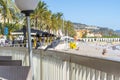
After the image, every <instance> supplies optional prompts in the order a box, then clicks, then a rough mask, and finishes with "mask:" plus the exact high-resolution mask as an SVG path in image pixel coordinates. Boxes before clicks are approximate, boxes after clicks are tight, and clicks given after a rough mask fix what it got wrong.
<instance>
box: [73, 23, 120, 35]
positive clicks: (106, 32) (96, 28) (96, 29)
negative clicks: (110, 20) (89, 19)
mask: <svg viewBox="0 0 120 80" xmlns="http://www.w3.org/2000/svg"><path fill="white" fill-rule="evenodd" d="M73 25H74V28H75V29H76V30H80V29H87V30H91V31H92V32H94V33H98V32H99V33H101V34H102V35H103V36H110V35H111V36H120V30H117V31H114V30H113V29H109V28H106V27H100V26H94V25H86V24H82V23H73Z"/></svg>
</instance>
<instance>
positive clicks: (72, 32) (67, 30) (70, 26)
mask: <svg viewBox="0 0 120 80" xmlns="http://www.w3.org/2000/svg"><path fill="white" fill-rule="evenodd" d="M67 34H68V35H69V36H72V37H74V36H75V34H76V33H75V30H74V27H73V24H72V22H70V21H66V22H65V35H67Z"/></svg>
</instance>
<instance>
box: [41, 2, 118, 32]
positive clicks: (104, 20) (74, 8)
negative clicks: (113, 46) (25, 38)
mask: <svg viewBox="0 0 120 80" xmlns="http://www.w3.org/2000/svg"><path fill="white" fill-rule="evenodd" d="M42 1H44V2H45V3H47V6H48V9H49V10H51V11H52V12H53V13H57V12H62V13H63V15H64V19H65V20H70V21H72V22H76V23H83V24H87V25H95V26H101V27H108V28H110V29H114V30H120V0H42Z"/></svg>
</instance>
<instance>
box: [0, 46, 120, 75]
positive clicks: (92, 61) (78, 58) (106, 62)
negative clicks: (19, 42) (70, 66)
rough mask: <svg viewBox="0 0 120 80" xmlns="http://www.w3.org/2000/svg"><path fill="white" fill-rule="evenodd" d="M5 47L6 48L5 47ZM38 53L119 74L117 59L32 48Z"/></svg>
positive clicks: (119, 63) (119, 66)
mask: <svg viewBox="0 0 120 80" xmlns="http://www.w3.org/2000/svg"><path fill="white" fill-rule="evenodd" d="M6 48H7V49H6ZM6 48H2V47H0V50H4V49H5V50H11V49H12V48H13V47H6ZM18 49H19V47H14V50H16V51H17V50H18ZM20 49H21V50H22V51H25V52H26V48H20ZM35 54H40V55H42V56H43V57H44V56H50V57H53V58H57V59H60V60H63V61H68V62H71V63H76V64H80V65H83V66H86V67H89V68H93V69H95V70H100V71H103V72H106V73H109V74H114V75H115V76H120V69H119V68H120V62H119V61H117V60H116V61H115V60H114V61H112V60H110V59H106V58H95V57H89V56H84V55H77V54H74V53H73V54H72V53H70V52H69V51H53V50H48V51H44V50H41V49H39V50H38V49H37V50H36V49H33V55H35Z"/></svg>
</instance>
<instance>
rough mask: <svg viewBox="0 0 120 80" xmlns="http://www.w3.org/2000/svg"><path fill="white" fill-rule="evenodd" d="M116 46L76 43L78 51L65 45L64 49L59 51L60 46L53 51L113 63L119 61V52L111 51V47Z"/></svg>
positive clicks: (103, 43) (116, 50)
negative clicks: (107, 60)
mask: <svg viewBox="0 0 120 80" xmlns="http://www.w3.org/2000/svg"><path fill="white" fill-rule="evenodd" d="M116 45H118V43H116V44H111V43H105V42H102V43H96V42H87V43H86V42H78V43H77V47H78V48H79V49H70V48H67V49H65V48H66V47H65V46H66V44H65V45H63V44H62V47H64V49H60V47H61V46H59V47H58V46H57V48H56V49H55V50H57V51H62V52H68V53H71V54H76V55H82V56H88V57H95V58H102V59H109V60H113V61H114V60H115V61H120V50H118V49H114V50H113V49H112V47H113V46H116ZM104 49H105V50H106V52H105V53H104V55H103V54H102V53H103V50H104Z"/></svg>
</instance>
